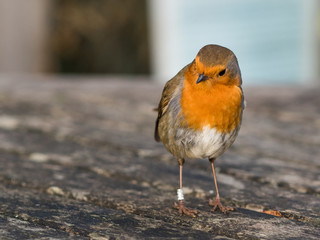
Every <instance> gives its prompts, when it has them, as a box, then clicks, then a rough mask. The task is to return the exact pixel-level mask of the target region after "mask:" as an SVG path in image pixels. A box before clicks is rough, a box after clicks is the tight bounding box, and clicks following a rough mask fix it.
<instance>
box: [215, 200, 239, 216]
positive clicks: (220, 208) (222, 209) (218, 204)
mask: <svg viewBox="0 0 320 240" xmlns="http://www.w3.org/2000/svg"><path fill="white" fill-rule="evenodd" d="M209 205H210V206H213V209H211V212H214V211H216V210H218V209H219V210H220V211H221V212H223V213H224V214H227V212H228V211H234V208H233V207H224V206H222V204H221V202H220V198H216V199H215V200H214V201H213V200H210V201H209Z"/></svg>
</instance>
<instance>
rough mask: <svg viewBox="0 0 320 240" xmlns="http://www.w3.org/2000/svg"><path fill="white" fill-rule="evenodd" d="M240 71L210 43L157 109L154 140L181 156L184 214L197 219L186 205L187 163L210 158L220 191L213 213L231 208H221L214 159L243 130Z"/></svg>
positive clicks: (225, 51)
mask: <svg viewBox="0 0 320 240" xmlns="http://www.w3.org/2000/svg"><path fill="white" fill-rule="evenodd" d="M241 83H242V79H241V73H240V69H239V65H238V61H237V58H236V56H235V55H234V53H233V52H232V51H231V50H229V49H228V48H225V47H222V46H219V45H206V46H204V47H203V48H201V49H200V51H199V52H198V54H197V56H196V58H195V59H194V60H193V61H192V62H191V63H190V64H188V65H187V66H185V67H184V68H183V69H182V70H180V72H179V73H178V74H177V75H176V76H175V77H173V78H172V79H171V80H170V81H168V82H167V83H166V85H165V87H164V89H163V92H162V97H161V100H160V103H159V106H158V109H157V110H158V117H157V120H156V125H155V139H156V141H158V142H159V141H161V142H162V143H163V144H164V146H165V148H166V149H167V150H168V151H169V152H170V153H171V154H172V155H173V156H174V157H176V158H177V160H178V163H179V170H180V187H179V189H178V190H177V194H178V204H177V203H175V208H177V209H178V210H179V212H180V214H181V215H182V214H186V215H188V216H191V217H196V214H197V213H198V211H196V210H191V209H188V208H186V207H185V204H184V196H183V190H182V169H183V164H184V162H185V159H190V158H199V159H203V158H208V159H209V161H210V163H211V168H212V174H213V179H214V184H215V189H216V198H215V200H210V202H209V205H210V206H213V208H212V211H215V210H217V209H220V210H221V212H223V213H226V212H227V211H232V210H233V208H230V207H224V206H223V205H222V204H221V201H220V196H219V190H218V185H217V178H216V174H215V169H214V161H215V159H216V158H217V157H219V156H220V155H222V154H223V153H224V152H225V151H226V150H227V149H228V148H229V147H230V146H231V144H232V143H233V142H234V141H235V139H236V137H237V134H238V132H239V129H240V125H241V119H242V112H243V109H244V96H243V91H242V88H241Z"/></svg>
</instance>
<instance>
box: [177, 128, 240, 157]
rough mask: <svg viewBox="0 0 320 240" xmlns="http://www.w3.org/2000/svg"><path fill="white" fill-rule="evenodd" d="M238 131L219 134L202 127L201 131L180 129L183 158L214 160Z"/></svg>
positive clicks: (229, 144)
mask: <svg viewBox="0 0 320 240" xmlns="http://www.w3.org/2000/svg"><path fill="white" fill-rule="evenodd" d="M237 134H238V130H235V131H233V132H231V133H227V134H224V133H220V132H218V131H217V130H216V129H215V128H210V127H209V126H206V127H203V129H202V130H201V131H192V132H191V131H190V130H186V129H182V128H180V129H179V130H178V131H177V135H180V136H181V145H182V146H181V147H183V148H184V151H183V152H184V153H185V154H184V155H185V156H184V157H185V158H216V157H218V156H220V155H221V154H222V153H224V151H225V150H226V149H227V148H229V147H230V146H231V144H232V143H233V142H234V140H235V138H236V136H237Z"/></svg>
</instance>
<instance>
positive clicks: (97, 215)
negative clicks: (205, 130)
mask: <svg viewBox="0 0 320 240" xmlns="http://www.w3.org/2000/svg"><path fill="white" fill-rule="evenodd" d="M162 87H163V86H160V85H157V84H155V83H152V82H151V81H149V80H148V79H142V78H138V77H136V78H120V77H119V78H115V77H105V78H103V77H100V78H99V77H77V76H73V77H59V76H55V77H49V76H23V75H22V76H0V203H1V204H0V238H1V239H150V238H153V239H158V238H161V237H162V238H164V239H168V238H176V239H192V238H194V239H319V238H320V214H319V212H320V174H319V173H320V94H319V93H320V87H319V86H316V87H301V86H293V87H290V88H288V87H281V86H278V87H271V86H269V87H246V86H244V92H245V95H246V99H247V108H246V109H245V112H244V118H243V124H242V128H241V130H240V133H239V136H238V139H237V140H236V142H235V143H234V145H233V146H232V147H231V148H230V149H229V150H228V151H227V152H226V153H225V154H224V155H223V156H222V157H221V158H219V159H217V160H216V169H217V177H218V184H219V190H220V195H221V197H222V201H223V203H225V204H226V205H229V206H233V207H235V208H236V211H234V212H230V213H229V214H227V215H224V214H221V213H219V212H215V213H212V212H210V207H209V205H208V201H209V199H210V198H212V197H213V196H214V184H213V179H212V176H211V172H210V164H209V162H208V160H187V161H186V163H185V165H184V186H185V188H184V194H185V199H186V204H187V206H188V207H190V208H194V209H198V210H199V211H200V214H199V215H198V217H197V218H189V217H186V216H179V214H178V213H177V211H176V210H174V209H173V203H174V202H175V201H176V189H177V188H178V186H179V185H178V184H179V179H178V178H179V168H178V163H177V162H176V160H175V159H174V158H173V157H172V156H171V155H170V154H169V153H168V152H166V150H165V149H164V147H163V146H162V144H160V143H156V142H155V141H154V139H153V131H154V122H155V119H156V112H154V111H153V110H152V109H153V108H154V107H156V106H157V103H158V101H159V99H160V95H161V91H162ZM275 215H277V216H275Z"/></svg>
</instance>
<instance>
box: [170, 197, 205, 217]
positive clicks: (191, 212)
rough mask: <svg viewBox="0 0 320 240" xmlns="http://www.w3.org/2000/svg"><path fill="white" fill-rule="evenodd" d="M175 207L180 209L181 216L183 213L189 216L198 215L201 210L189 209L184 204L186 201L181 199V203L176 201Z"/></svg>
mask: <svg viewBox="0 0 320 240" xmlns="http://www.w3.org/2000/svg"><path fill="white" fill-rule="evenodd" d="M174 208H175V209H178V210H179V213H180V216H182V215H183V214H185V215H187V216H189V217H193V218H195V217H197V215H196V214H198V213H199V211H197V210H191V209H188V208H186V207H185V206H184V202H183V201H181V200H180V201H179V204H177V203H174Z"/></svg>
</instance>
